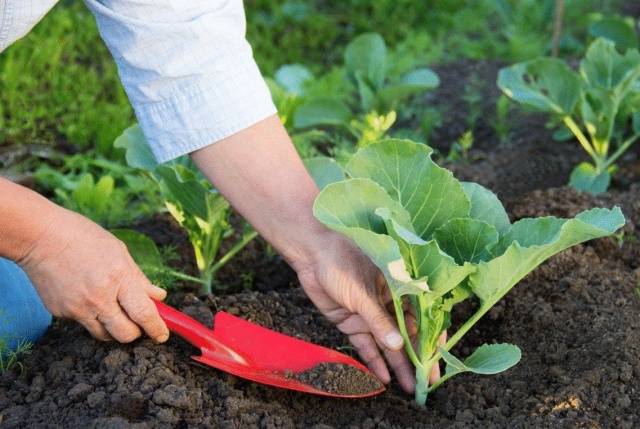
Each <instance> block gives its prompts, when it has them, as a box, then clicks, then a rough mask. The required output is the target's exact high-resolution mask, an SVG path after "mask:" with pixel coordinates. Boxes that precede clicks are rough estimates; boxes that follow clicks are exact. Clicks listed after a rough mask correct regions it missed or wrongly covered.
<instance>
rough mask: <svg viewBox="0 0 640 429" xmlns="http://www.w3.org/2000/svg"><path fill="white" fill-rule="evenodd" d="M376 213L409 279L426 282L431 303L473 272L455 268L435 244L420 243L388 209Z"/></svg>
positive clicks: (464, 268)
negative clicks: (395, 248) (398, 252)
mask: <svg viewBox="0 0 640 429" xmlns="http://www.w3.org/2000/svg"><path fill="white" fill-rule="evenodd" d="M375 213H376V214H377V215H378V216H380V217H381V218H382V219H383V220H384V221H385V225H386V228H387V233H388V234H389V235H390V236H391V237H393V238H394V239H395V240H396V242H397V243H398V245H399V247H400V252H401V254H402V256H403V258H404V261H405V264H406V265H407V266H409V267H411V271H412V274H413V275H412V277H413V278H415V279H422V278H424V279H426V280H427V284H428V285H429V290H430V291H431V292H432V293H430V294H429V298H430V299H431V300H435V299H436V298H439V297H440V296H442V295H444V294H446V293H447V292H449V291H451V290H452V289H454V288H455V287H456V286H458V285H459V284H460V283H461V282H462V281H463V280H464V279H465V278H466V277H467V276H468V275H469V274H470V273H472V272H473V271H475V268H474V267H473V265H471V264H468V263H465V264H464V265H458V264H456V262H455V261H454V259H453V258H452V257H451V256H449V255H447V254H446V253H445V252H443V251H442V250H440V246H438V243H437V242H436V240H431V241H429V242H426V241H424V240H422V239H421V238H420V237H418V236H417V235H416V234H415V232H414V231H413V228H412V227H411V226H404V225H402V224H401V222H402V221H397V220H396V219H395V218H394V216H393V214H392V213H391V211H390V210H388V209H387V208H379V209H376V211H375ZM405 222H406V220H405Z"/></svg>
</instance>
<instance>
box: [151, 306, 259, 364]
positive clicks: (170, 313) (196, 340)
mask: <svg viewBox="0 0 640 429" xmlns="http://www.w3.org/2000/svg"><path fill="white" fill-rule="evenodd" d="M154 303H155V304H156V307H157V308H158V312H159V313H160V317H162V320H164V322H165V323H166V324H167V328H169V330H170V331H171V332H173V333H174V334H176V335H178V336H180V337H181V338H183V339H184V340H185V341H187V342H188V343H189V344H191V345H193V346H195V347H198V348H199V349H200V350H201V351H202V354H203V355H206V356H207V357H208V358H209V359H216V360H219V361H221V362H229V361H231V362H233V363H239V364H242V365H246V364H247V360H246V359H245V358H244V357H243V356H240V355H239V354H238V353H236V352H234V351H233V350H232V349H230V348H229V347H227V346H226V345H225V344H222V343H221V342H220V341H219V340H218V339H217V338H215V336H214V335H213V331H212V330H211V329H209V328H207V327H206V326H204V325H203V324H202V323H200V322H198V321H197V320H195V319H192V318H191V317H189V316H187V315H186V314H184V313H182V312H180V311H178V310H176V309H175V308H173V307H171V306H169V305H167V304H164V303H162V302H160V301H154Z"/></svg>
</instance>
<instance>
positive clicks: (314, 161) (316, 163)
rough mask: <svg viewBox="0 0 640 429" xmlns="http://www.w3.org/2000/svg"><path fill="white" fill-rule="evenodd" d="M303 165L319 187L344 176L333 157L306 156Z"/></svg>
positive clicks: (342, 178)
mask: <svg viewBox="0 0 640 429" xmlns="http://www.w3.org/2000/svg"><path fill="white" fill-rule="evenodd" d="M304 166H305V167H306V168H307V171H308V172H309V174H310V175H311V177H313V180H314V181H315V182H316V185H318V188H320V189H324V188H325V187H326V186H327V185H329V184H330V183H335V182H339V181H341V180H344V179H345V178H346V175H345V172H344V169H343V168H342V167H340V164H338V163H337V162H336V161H335V160H334V159H333V158H329V157H326V156H316V157H313V158H307V159H305V160H304Z"/></svg>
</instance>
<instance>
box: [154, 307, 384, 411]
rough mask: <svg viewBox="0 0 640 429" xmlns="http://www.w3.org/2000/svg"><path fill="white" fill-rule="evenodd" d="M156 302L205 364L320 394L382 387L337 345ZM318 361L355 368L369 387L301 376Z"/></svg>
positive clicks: (352, 395) (169, 324)
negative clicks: (340, 386) (208, 320)
mask: <svg viewBox="0 0 640 429" xmlns="http://www.w3.org/2000/svg"><path fill="white" fill-rule="evenodd" d="M156 306H157V307H158V310H159V312H160V316H162V318H163V319H164V321H165V323H166V324H167V327H168V328H169V330H170V331H171V332H173V333H174V334H177V335H179V336H180V337H182V338H183V339H184V340H186V341H187V342H189V343H190V344H192V345H193V346H195V347H198V348H199V349H200V351H201V353H202V355H201V356H192V359H194V360H196V361H198V362H200V363H202V364H204V365H208V366H211V367H214V368H217V369H220V370H222V371H225V372H228V373H230V374H233V375H236V376H238V377H242V378H246V379H248V380H252V381H255V382H258V383H262V384H268V385H270V386H276V387H282V388H285V389H291V390H297V391H300V392H306V393H312V394H316V395H323V396H332V397H339V398H365V397H368V396H374V395H377V394H379V393H382V392H383V391H384V390H385V388H384V386H383V385H382V383H380V382H378V381H377V379H376V378H375V376H374V375H373V374H372V373H371V372H370V371H369V370H368V369H367V367H365V366H364V365H362V364H361V363H360V362H358V361H356V360H355V359H353V358H351V357H349V356H347V355H345V354H342V353H338V352H337V351H335V350H331V349H328V348H326V347H321V346H318V345H316V344H312V343H309V342H306V341H302V340H299V339H297V338H293V337H289V336H287V335H283V334H280V333H278V332H274V331H271V330H269V329H266V328H263V327H262V326H258V325H256V324H254V323H251V322H247V321H246V320H243V319H240V318H239V317H235V316H232V315H231V314H229V313H225V312H224V311H220V312H218V313H217V314H216V316H215V319H214V329H213V330H212V329H209V328H207V327H206V326H204V325H203V324H201V323H200V322H198V321H196V320H194V319H192V318H191V317H189V316H187V315H186V314H184V313H181V312H180V311H178V310H176V309H175V308H173V307H170V306H168V305H166V304H163V303H161V302H156ZM321 364H336V365H339V367H341V368H346V367H344V366H345V365H346V366H349V367H351V369H356V370H358V371H360V372H361V373H362V375H363V376H364V377H365V379H366V380H367V381H369V382H368V383H365V384H366V385H367V386H371V387H367V388H365V389H363V390H364V391H357V392H356V393H354V392H353V391H351V392H348V393H343V392H336V391H332V390H331V389H329V390H323V389H322V388H321V386H320V385H318V384H317V383H313V384H311V383H310V382H305V381H302V380H305V379H306V378H305V377H304V376H301V375H302V374H304V373H305V372H306V371H309V370H312V369H313V368H316V367H317V366H318V365H321ZM371 381H372V382H371Z"/></svg>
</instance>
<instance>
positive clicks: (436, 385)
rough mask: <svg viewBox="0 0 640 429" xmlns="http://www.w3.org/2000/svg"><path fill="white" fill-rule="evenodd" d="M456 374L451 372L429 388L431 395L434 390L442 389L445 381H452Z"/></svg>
mask: <svg viewBox="0 0 640 429" xmlns="http://www.w3.org/2000/svg"><path fill="white" fill-rule="evenodd" d="M456 374H457V373H456V372H451V373H449V374H445V375H443V376H442V377H440V379H439V380H438V381H436V382H435V383H433V384H432V385H431V387H429V393H431V392H433V391H434V390H436V389H437V388H438V387H440V385H441V384H443V383H444V382H445V381H447V380H448V379H450V378H451V377H453V376H454V375H456Z"/></svg>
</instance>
